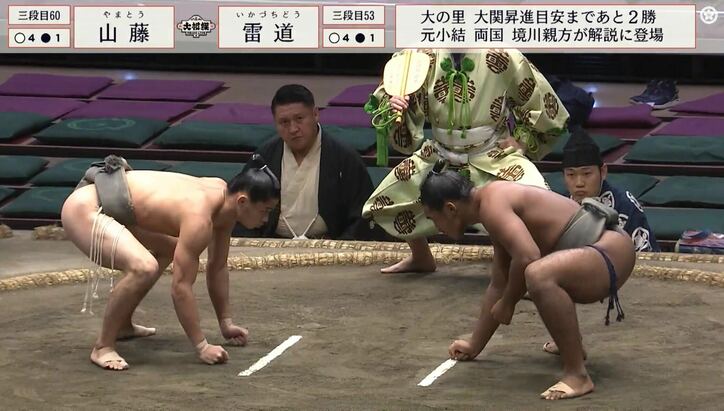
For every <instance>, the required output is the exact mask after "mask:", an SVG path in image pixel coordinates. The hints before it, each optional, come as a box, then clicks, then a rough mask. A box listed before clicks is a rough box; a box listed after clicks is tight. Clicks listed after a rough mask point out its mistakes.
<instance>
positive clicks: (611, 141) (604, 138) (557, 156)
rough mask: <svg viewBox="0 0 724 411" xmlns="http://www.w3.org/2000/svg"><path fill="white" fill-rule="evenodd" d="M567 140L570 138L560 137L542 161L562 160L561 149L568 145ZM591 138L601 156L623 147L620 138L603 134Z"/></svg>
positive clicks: (566, 136) (593, 135)
mask: <svg viewBox="0 0 724 411" xmlns="http://www.w3.org/2000/svg"><path fill="white" fill-rule="evenodd" d="M569 138H570V136H568V135H565V136H561V137H560V138H559V139H558V141H556V143H555V144H554V145H553V147H552V148H551V152H550V153H549V154H548V155H547V156H546V157H545V158H544V160H546V161H561V160H563V148H564V147H565V146H566V143H568V139H569ZM591 138H592V139H593V141H594V142H595V143H596V145H597V146H598V148H599V149H600V150H601V154H606V153H608V152H610V151H612V150H615V149H617V148H618V147H621V146H622V145H624V142H623V141H622V140H621V139H620V138H618V137H614V136H609V135H605V134H592V135H591Z"/></svg>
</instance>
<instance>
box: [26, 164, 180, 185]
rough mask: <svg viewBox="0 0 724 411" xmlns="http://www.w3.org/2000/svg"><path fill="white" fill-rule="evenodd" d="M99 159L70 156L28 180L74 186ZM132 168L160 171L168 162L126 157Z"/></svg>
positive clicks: (44, 183) (36, 183) (33, 182)
mask: <svg viewBox="0 0 724 411" xmlns="http://www.w3.org/2000/svg"><path fill="white" fill-rule="evenodd" d="M96 161H101V159H94V158H71V159H67V160H63V161H61V162H59V163H57V164H55V165H53V166H52V167H49V168H48V169H47V170H45V171H43V172H42V173H40V174H38V175H37V176H35V177H34V178H33V179H32V180H31V181H30V182H31V183H32V184H33V185H36V186H73V187H75V186H76V185H77V184H78V182H79V181H80V179H81V178H83V175H84V174H85V172H86V170H87V169H88V167H90V165H91V163H93V162H96ZM127 161H128V164H129V165H130V166H131V167H132V168H133V169H134V170H156V171H162V170H166V169H168V168H169V167H170V165H169V164H166V163H161V162H158V161H151V160H134V159H127Z"/></svg>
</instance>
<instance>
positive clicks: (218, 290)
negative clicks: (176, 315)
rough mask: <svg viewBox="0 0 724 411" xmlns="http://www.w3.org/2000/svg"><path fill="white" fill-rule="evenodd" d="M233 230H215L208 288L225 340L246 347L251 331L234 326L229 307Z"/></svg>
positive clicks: (209, 255)
mask: <svg viewBox="0 0 724 411" xmlns="http://www.w3.org/2000/svg"><path fill="white" fill-rule="evenodd" d="M230 240H231V229H219V228H215V229H214V232H213V234H212V238H211V243H209V249H208V260H207V264H206V286H207V288H208V290H209V298H210V299H211V304H212V305H213V306H214V311H216V318H217V319H218V320H219V329H220V330H221V335H223V336H224V338H226V339H228V340H230V342H232V343H233V344H235V345H246V340H247V337H248V335H249V331H248V330H246V329H245V328H242V327H238V326H236V325H234V323H233V322H232V320H231V309H230V307H229V267H228V265H227V259H228V258H229V243H230Z"/></svg>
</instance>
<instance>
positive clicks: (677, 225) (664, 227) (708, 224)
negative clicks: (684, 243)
mask: <svg viewBox="0 0 724 411" xmlns="http://www.w3.org/2000/svg"><path fill="white" fill-rule="evenodd" d="M646 218H647V219H648V220H649V225H650V226H651V229H652V230H653V231H654V233H655V234H656V238H657V239H661V240H678V239H679V238H681V235H682V234H683V233H684V232H685V231H687V230H710V231H712V232H715V233H724V210H722V209H706V208H658V207H646Z"/></svg>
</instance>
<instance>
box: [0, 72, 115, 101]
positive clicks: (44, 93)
mask: <svg viewBox="0 0 724 411" xmlns="http://www.w3.org/2000/svg"><path fill="white" fill-rule="evenodd" d="M112 82H113V80H112V79H111V78H109V77H89V76H65V75H57V74H36V73H17V74H13V75H12V76H11V77H10V78H9V79H8V80H7V81H5V82H4V83H3V84H0V95H4V96H34V97H69V98H90V97H91V96H93V95H94V94H96V93H98V92H99V91H101V90H103V89H104V88H106V87H108V86H109V85H110V84H111V83H112Z"/></svg>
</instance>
